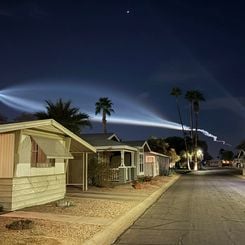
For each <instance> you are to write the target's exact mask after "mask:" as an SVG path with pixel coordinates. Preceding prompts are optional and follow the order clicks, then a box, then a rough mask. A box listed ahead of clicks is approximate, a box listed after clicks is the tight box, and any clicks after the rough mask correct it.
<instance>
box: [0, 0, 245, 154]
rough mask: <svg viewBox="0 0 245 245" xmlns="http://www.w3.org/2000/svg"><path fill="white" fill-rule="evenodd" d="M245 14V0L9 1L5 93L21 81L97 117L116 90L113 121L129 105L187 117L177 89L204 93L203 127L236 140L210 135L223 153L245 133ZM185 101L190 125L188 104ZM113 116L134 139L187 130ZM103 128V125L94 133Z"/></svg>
mask: <svg viewBox="0 0 245 245" xmlns="http://www.w3.org/2000/svg"><path fill="white" fill-rule="evenodd" d="M244 13H245V5H244V1H232V2H231V1H216V0H213V1H194V0H193V1H181V0H169V1H167V0H164V1H154V0H150V1H144V0H139V1H129V0H128V1H126V0H124V1H120V0H114V1H103V0H97V1H93V0H87V1H82V0H80V1H71V0H69V1H68V0H67V1H62V0H59V1H55V0H53V1H35V0H33V1H25V0H22V1H17V0H16V1H11V0H8V1H0V33H1V35H0V37H1V38H0V90H5V89H9V88H15V87H16V86H17V87H18V88H22V92H21V93H19V94H18V93H17V94H15V96H16V97H18V96H20V97H21V96H22V98H23V96H24V98H25V99H29V100H30V101H34V100H35V101H36V102H38V103H41V104H43V100H44V99H51V100H55V99H56V98H59V97H62V98H64V99H71V100H72V101H73V102H74V105H75V106H77V107H80V109H81V111H82V112H87V113H89V114H90V115H91V116H93V115H94V103H95V102H96V100H97V99H98V98H99V97H105V96H107V97H109V98H111V99H112V101H113V102H114V108H115V115H112V117H111V118H113V117H115V116H120V113H121V111H122V115H123V117H127V118H131V119H140V120H144V116H145V119H147V118H150V117H152V120H154V116H152V115H156V116H158V117H159V118H162V119H166V120H169V121H172V122H177V123H178V122H179V120H178V116H177V111H176V104H175V99H174V98H173V97H171V96H170V95H169V94H170V91H171V89H172V87H174V86H178V87H180V88H181V89H182V90H183V92H184V93H185V91H187V90H200V91H201V92H202V93H203V94H204V96H205V98H206V102H203V103H201V106H200V125H199V127H200V128H202V129H205V130H207V131H208V132H210V133H212V134H214V135H216V136H218V138H219V139H222V140H225V141H227V142H228V143H230V144H232V147H229V146H224V145H222V144H221V143H215V142H212V139H211V138H208V137H205V136H201V138H202V139H204V140H206V141H207V142H208V144H209V149H210V153H211V154H212V155H213V156H214V157H216V156H217V154H218V150H219V149H220V148H225V149H229V150H233V148H234V146H236V145H237V144H238V143H240V141H242V140H243V139H244V138H245V126H244V122H245V83H244V77H245V32H244V30H245V15H244ZM27 88H29V90H28V89H27ZM25 89H26V90H25ZM88 102H89V104H88ZM180 102H181V109H182V113H183V118H184V122H185V124H186V125H189V123H188V104H187V102H186V101H185V100H184V99H181V100H180ZM22 109H23V111H27V110H28V108H25V107H23V108H22ZM0 110H1V111H0V112H1V114H4V115H5V116H7V117H8V118H9V119H11V118H13V117H14V116H16V115H17V114H18V113H20V111H18V110H16V109H13V108H11V107H8V106H6V105H5V104H3V103H2V102H1V101H0ZM120 110H121V111H120ZM142 111H144V113H142ZM138 112H139V114H138ZM149 112H151V113H152V114H151V113H149ZM127 113H128V114H127ZM143 115H144V116H143ZM108 121H109V125H108V130H109V131H114V132H116V133H117V134H118V135H119V137H121V138H123V139H125V140H128V139H146V138H147V137H149V136H159V137H167V136H173V135H179V136H180V135H181V132H179V131H176V130H170V129H164V128H157V127H143V126H132V125H118V124H110V118H108ZM101 130H102V127H101V125H98V124H94V128H93V130H90V131H88V132H98V131H101Z"/></svg>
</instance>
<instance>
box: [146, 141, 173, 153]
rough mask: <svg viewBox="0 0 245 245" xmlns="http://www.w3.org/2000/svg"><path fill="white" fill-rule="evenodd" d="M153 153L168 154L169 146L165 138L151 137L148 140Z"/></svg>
mask: <svg viewBox="0 0 245 245" xmlns="http://www.w3.org/2000/svg"><path fill="white" fill-rule="evenodd" d="M147 143H148V144H149V146H150V148H151V150H152V151H155V152H158V153H161V154H167V153H168V147H169V145H168V144H167V143H166V142H165V140H164V139H163V138H156V137H150V138H149V139H148V140H147Z"/></svg>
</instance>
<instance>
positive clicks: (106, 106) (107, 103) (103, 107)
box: [95, 97, 114, 134]
mask: <svg viewBox="0 0 245 245" xmlns="http://www.w3.org/2000/svg"><path fill="white" fill-rule="evenodd" d="M112 105H113V104H112V102H111V100H109V99H108V98H107V97H101V98H99V100H98V101H97V102H96V103H95V115H97V114H99V113H101V112H102V125H103V131H104V133H105V134H106V133H107V128H106V122H107V121H106V116H107V115H108V116H110V115H111V113H112V112H114V110H113V109H112Z"/></svg>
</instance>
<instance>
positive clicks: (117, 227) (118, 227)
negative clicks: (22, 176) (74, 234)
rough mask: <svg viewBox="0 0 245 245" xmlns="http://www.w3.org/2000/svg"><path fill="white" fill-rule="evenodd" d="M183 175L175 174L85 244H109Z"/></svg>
mask: <svg viewBox="0 0 245 245" xmlns="http://www.w3.org/2000/svg"><path fill="white" fill-rule="evenodd" d="M180 176H181V175H176V176H174V179H173V180H171V181H169V182H168V183H167V184H165V185H163V186H162V187H161V188H160V189H159V190H157V191H155V192H153V193H152V194H151V195H150V196H149V197H147V198H146V199H145V200H144V201H142V202H141V203H140V204H138V205H137V206H136V207H134V208H133V209H131V210H130V211H129V212H128V213H126V214H125V215H123V216H121V217H120V218H119V219H117V220H115V221H114V222H112V223H111V224H110V225H109V226H107V227H106V228H105V229H104V230H102V231H100V232H98V233H97V234H96V235H95V236H93V237H92V238H91V239H89V240H87V241H85V242H84V243H83V244H84V245H109V244H112V243H113V242H115V240H116V239H117V238H118V237H119V236H120V235H121V234H122V233H123V232H124V231H125V230H126V229H128V227H129V226H131V225H132V224H133V223H134V222H135V221H136V220H137V219H138V218H139V217H140V216H141V215H142V214H143V213H144V212H145V211H146V210H147V209H148V208H149V207H150V206H151V205H152V204H154V203H155V202H156V201H157V199H158V198H159V197H160V196H161V195H162V194H163V193H164V192H165V191H166V190H167V189H168V188H169V187H170V186H171V185H173V184H174V183H175V182H176V181H177V180H178V179H179V178H180Z"/></svg>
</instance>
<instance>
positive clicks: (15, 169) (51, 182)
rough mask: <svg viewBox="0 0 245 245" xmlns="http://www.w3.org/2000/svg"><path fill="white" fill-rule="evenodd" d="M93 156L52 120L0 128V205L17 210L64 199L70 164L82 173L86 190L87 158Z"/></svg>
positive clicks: (82, 143) (78, 140)
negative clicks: (89, 155)
mask: <svg viewBox="0 0 245 245" xmlns="http://www.w3.org/2000/svg"><path fill="white" fill-rule="evenodd" d="M95 152H96V149H95V148H94V147H93V146H92V145H90V144H89V143H87V142H86V141H84V140H83V139H81V138H80V137H78V136H77V135H75V134H73V133H72V132H71V131H69V130H68V129H66V128H64V127H63V126H62V125H60V124H59V123H57V122H56V121H54V120H52V119H48V120H38V121H31V122H21V123H11V124H3V125H0V204H1V205H2V206H3V208H4V209H5V210H16V209H20V208H24V207H28V206H33V205H39V204H44V203H47V202H51V201H55V200H59V199H62V198H64V196H65V193H66V169H67V166H68V163H69V162H70V163H72V164H74V165H76V167H77V168H78V169H80V168H81V169H82V170H83V171H82V172H81V173H80V175H81V176H80V183H79V184H80V185H82V186H83V189H84V190H86V189H87V176H86V172H87V168H88V161H87V159H88V154H89V153H95ZM68 180H69V181H70V176H68ZM71 180H72V178H71Z"/></svg>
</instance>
